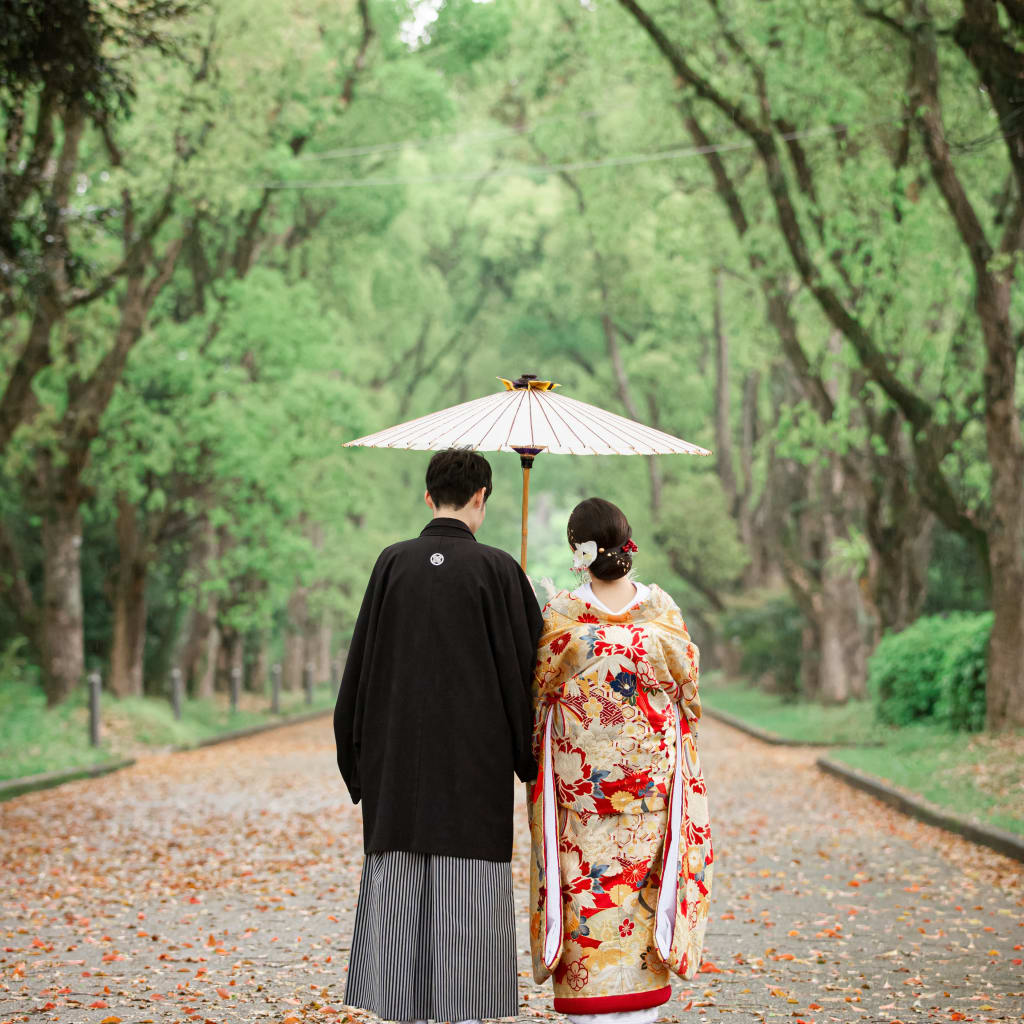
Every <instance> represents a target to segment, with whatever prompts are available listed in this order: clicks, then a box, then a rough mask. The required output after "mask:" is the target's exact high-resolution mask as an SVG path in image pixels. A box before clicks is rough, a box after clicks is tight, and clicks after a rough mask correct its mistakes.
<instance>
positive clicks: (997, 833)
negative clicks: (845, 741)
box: [817, 757, 1024, 861]
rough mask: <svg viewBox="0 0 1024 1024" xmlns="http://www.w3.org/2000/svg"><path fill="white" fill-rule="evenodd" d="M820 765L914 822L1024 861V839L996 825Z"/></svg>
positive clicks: (842, 768) (821, 761)
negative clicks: (983, 823)
mask: <svg viewBox="0 0 1024 1024" xmlns="http://www.w3.org/2000/svg"><path fill="white" fill-rule="evenodd" d="M817 765H818V769H819V770H820V771H823V772H825V773H827V774H829V775H833V776H835V777H836V778H837V779H840V780H841V781H843V782H845V783H846V784H847V785H848V786H852V787H853V788H854V789H860V790H863V791H864V792H865V793H869V794H870V795H871V796H873V797H877V798H878V799H879V800H881V801H882V802H883V803H886V804H888V805H889V806H890V807H895V808H896V810H898V811H901V812H902V813H903V814H906V815H909V816H910V817H911V818H917V820H918V821H923V822H924V823H925V824H926V825H935V826H936V827H938V828H941V829H945V830H946V831H947V832H952V833H954V834H955V835H958V836H962V837H963V838H964V839H969V840H970V841H971V842H972V843H977V844H978V845H980V846H987V847H988V848H989V849H990V850H995V851H996V853H1001V854H1002V855H1003V856H1004V857H1012V858H1013V859H1014V860H1019V861H1024V836H1017V835H1014V834H1013V833H1012V832H1007V831H1006V830H1005V829H1001V828H996V827H995V826H994V825H982V824H980V823H979V822H976V821H970V820H969V819H967V818H962V817H960V816H959V815H957V814H952V813H950V812H949V811H946V810H943V809H942V808H940V807H936V806H935V804H932V803H929V802H928V801H927V800H925V799H924V798H923V797H919V796H915V795H913V794H912V793H908V792H906V791H905V790H902V789H897V788H896V787H895V786H890V785H889V784H888V783H887V782H883V781H882V780H881V779H879V778H877V777H876V776H874V775H868V774H867V773H866V772H861V771H858V770H857V769H856V768H851V767H849V766H848V765H845V764H841V763H840V762H838V761H833V760H831V759H830V758H827V757H819V758H818V760H817Z"/></svg>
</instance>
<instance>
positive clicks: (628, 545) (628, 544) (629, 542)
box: [622, 538, 640, 554]
mask: <svg viewBox="0 0 1024 1024" xmlns="http://www.w3.org/2000/svg"><path fill="white" fill-rule="evenodd" d="M622 550H623V551H625V552H626V553H627V554H632V553H633V552H634V551H639V550H640V549H639V548H638V547H637V546H636V545H635V544H634V543H633V541H632V538H631V539H630V540H627V541H626V543H625V544H623V545H622Z"/></svg>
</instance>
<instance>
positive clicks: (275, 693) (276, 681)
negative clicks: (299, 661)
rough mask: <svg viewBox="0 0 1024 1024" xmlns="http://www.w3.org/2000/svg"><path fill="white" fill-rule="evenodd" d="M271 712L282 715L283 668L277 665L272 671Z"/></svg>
mask: <svg viewBox="0 0 1024 1024" xmlns="http://www.w3.org/2000/svg"><path fill="white" fill-rule="evenodd" d="M270 710H271V711H272V712H273V713H274V714H275V715H279V714H281V666H280V665H276V664H275V665H274V666H273V667H272V668H271V670H270Z"/></svg>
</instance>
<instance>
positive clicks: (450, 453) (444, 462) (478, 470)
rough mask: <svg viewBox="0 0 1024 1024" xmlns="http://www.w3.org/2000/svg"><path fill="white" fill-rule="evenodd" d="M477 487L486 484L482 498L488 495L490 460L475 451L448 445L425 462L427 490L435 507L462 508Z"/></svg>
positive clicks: (489, 489)
mask: <svg viewBox="0 0 1024 1024" xmlns="http://www.w3.org/2000/svg"><path fill="white" fill-rule="evenodd" d="M481 487H486V488H487V490H486V491H485V492H484V501H486V500H487V499H488V498H489V497H490V496H491V464H490V463H489V462H488V461H487V460H486V459H485V458H484V457H483V456H482V455H481V454H479V452H474V451H470V450H469V449H468V448H448V449H447V450H446V451H443V452H438V453H437V454H436V455H435V456H434V457H433V458H432V459H431V460H430V465H429V466H427V491H428V492H429V494H430V500H431V501H432V502H433V503H434V507H435V508H437V507H439V506H441V505H445V506H447V507H449V508H462V507H463V505H465V504H466V503H467V502H468V501H469V499H470V498H472V497H473V495H474V494H476V492H477V491H479V490H480V488H481Z"/></svg>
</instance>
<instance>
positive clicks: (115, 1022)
mask: <svg viewBox="0 0 1024 1024" xmlns="http://www.w3.org/2000/svg"><path fill="white" fill-rule="evenodd" d="M100 1024H121V1018H120V1017H104V1018H103V1020H101V1021H100Z"/></svg>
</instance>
